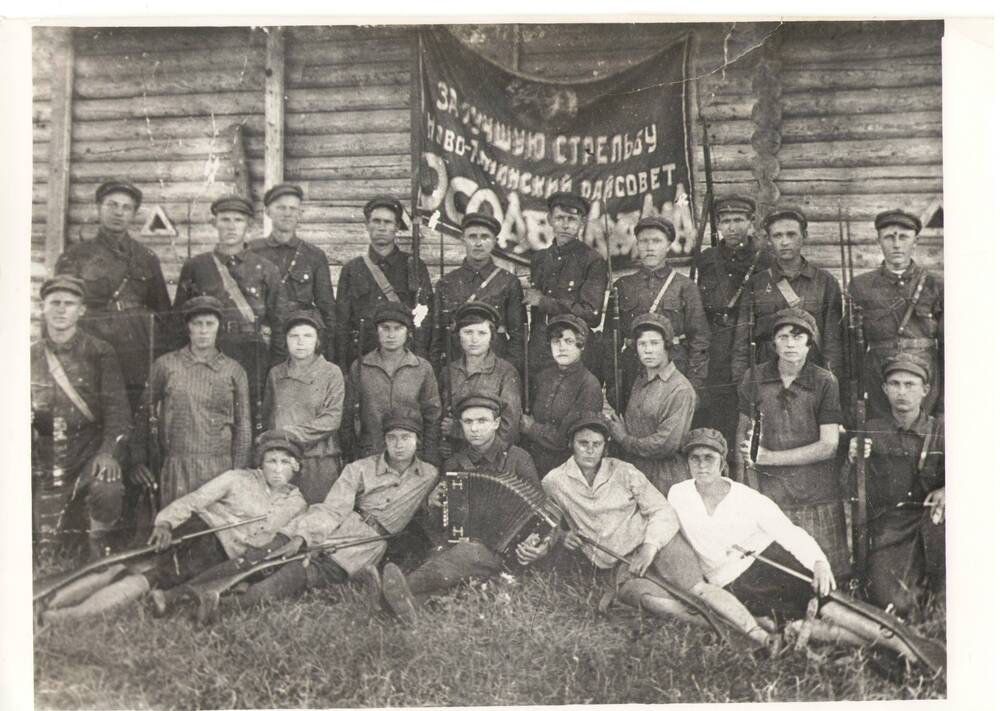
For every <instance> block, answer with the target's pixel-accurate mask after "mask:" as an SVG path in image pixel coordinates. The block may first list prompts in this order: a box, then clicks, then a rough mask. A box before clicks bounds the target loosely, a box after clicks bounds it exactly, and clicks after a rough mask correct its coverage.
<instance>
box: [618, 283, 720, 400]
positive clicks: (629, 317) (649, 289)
mask: <svg viewBox="0 0 1000 711" xmlns="http://www.w3.org/2000/svg"><path fill="white" fill-rule="evenodd" d="M671 273H673V275H674V277H673V279H671V281H670V285H669V286H668V287H667V290H666V291H665V292H664V293H663V296H662V297H661V298H660V301H659V303H658V304H657V307H656V313H659V314H663V315H664V316H666V317H667V318H668V319H670V324H671V325H672V326H673V328H674V340H673V343H669V344H667V347H668V349H669V353H670V360H671V362H672V363H674V364H675V365H676V366H677V368H678V370H680V371H681V373H683V374H684V375H685V376H687V379H688V380H689V381H691V385H693V386H694V387H695V388H700V387H701V386H702V385H704V384H705V378H706V377H707V375H708V346H709V343H710V338H711V330H710V329H709V326H708V321H707V320H706V319H705V310H704V307H703V306H702V302H701V294H700V293H698V287H697V285H695V283H694V282H693V281H691V280H690V279H689V278H688V277H686V276H684V275H683V274H681V273H679V272H675V271H674V270H673V269H671V268H670V265H664V266H662V267H660V268H659V269H655V270H654V269H648V268H647V267H639V269H638V271H636V272H635V273H634V274H629V275H627V276H623V277H622V278H621V279H619V280H618V281H617V282H615V289H617V292H618V304H619V310H620V313H621V337H622V338H623V339H625V341H624V342H625V343H627V345H628V347H627V349H626V351H625V356H626V358H625V360H626V361H627V363H628V366H627V367H628V368H629V369H630V372H631V377H630V378H628V382H627V383H625V387H628V386H629V385H630V384H631V383H632V382H634V380H635V378H636V377H638V375H639V374H640V373H641V372H642V366H641V364H640V363H639V359H638V357H637V356H636V351H635V344H634V343H633V342H632V338H631V333H632V321H633V320H635V319H636V318H638V317H639V316H641V315H643V314H647V313H649V310H650V308H652V306H653V302H654V301H656V297H657V294H659V293H660V289H661V288H663V285H664V284H665V283H666V281H667V279H669V278H670V275H671ZM605 338H606V339H607V338H610V334H609V333H608V332H607V329H605ZM608 380H610V379H608ZM626 392H628V391H627V390H626Z"/></svg>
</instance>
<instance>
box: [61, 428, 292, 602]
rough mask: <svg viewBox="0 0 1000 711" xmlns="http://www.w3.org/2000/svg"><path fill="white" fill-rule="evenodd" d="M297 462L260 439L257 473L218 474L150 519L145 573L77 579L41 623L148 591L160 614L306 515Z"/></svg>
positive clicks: (285, 442)
mask: <svg viewBox="0 0 1000 711" xmlns="http://www.w3.org/2000/svg"><path fill="white" fill-rule="evenodd" d="M301 459H302V449H301V447H299V445H298V444H297V443H296V442H295V441H294V440H292V439H290V438H289V437H288V436H287V435H285V434H284V433H283V432H278V431H273V430H272V431H269V432H265V433H263V434H262V435H261V436H260V438H259V439H258V442H257V463H258V466H259V467H260V468H259V469H231V470H229V471H227V472H224V473H222V474H220V475H219V476H217V477H215V478H214V479H212V480H210V481H209V482H207V483H206V484H204V485H202V486H201V487H200V488H198V489H197V490H195V491H192V492H191V493H190V494H187V495H185V496H182V497H180V498H179V499H175V500H174V501H173V502H171V503H170V504H169V505H168V506H167V507H166V508H164V509H163V510H162V511H160V513H159V514H157V516H156V520H155V521H154V528H153V534H152V535H151V536H150V539H149V542H150V544H155V545H156V546H157V549H158V550H159V551H161V552H160V553H159V555H157V556H156V557H155V558H154V559H153V560H152V567H150V568H149V569H148V570H146V571H145V572H141V573H140V572H133V569H130V567H129V566H127V565H125V564H124V563H122V564H117V565H112V566H110V567H108V568H107V569H106V570H103V571H101V572H97V573H92V574H91V575H88V576H86V577H84V578H81V579H80V580H79V581H76V582H75V583H73V584H72V585H71V586H69V587H67V588H66V589H65V590H64V591H62V592H61V593H57V594H56V596H55V597H54V598H53V600H52V602H51V603H50V605H49V609H47V610H46V611H45V612H44V613H43V614H42V620H43V622H54V621H57V620H66V619H78V618H81V617H86V616H88V615H94V614H98V613H104V612H109V611H111V610H113V609H115V608H118V607H120V606H122V605H124V604H126V603H128V602H131V601H133V600H138V599H139V598H141V597H142V596H143V595H145V594H146V593H148V592H150V590H151V589H153V590H152V594H151V599H152V601H153V603H154V606H155V610H156V612H157V613H159V614H162V613H164V612H165V611H166V609H167V606H168V605H169V604H170V602H171V601H172V600H173V599H174V597H175V596H176V594H177V591H178V590H179V588H178V586H179V585H180V584H181V583H184V582H186V581H190V580H192V579H195V580H197V579H198V578H199V577H200V575H201V574H205V573H208V572H211V570H212V569H213V568H214V567H215V566H216V565H218V564H220V563H223V562H225V561H226V560H228V559H234V558H239V557H240V556H242V555H243V554H244V553H245V552H246V551H247V549H248V548H249V547H251V546H255V545H261V544H262V543H265V542H267V541H270V540H271V539H272V538H274V535H275V532H276V531H277V530H278V529H279V528H281V527H282V526H284V525H285V524H287V523H288V522H289V521H291V520H292V519H293V518H295V517H296V516H298V515H299V514H301V513H302V512H303V511H305V510H306V502H305V499H303V498H302V495H301V494H300V493H299V490H298V489H297V488H296V487H295V486H293V485H291V484H290V483H289V481H290V480H291V479H292V477H294V476H295V474H296V473H297V472H298V471H299V466H300V462H301ZM259 516H266V518H265V519H263V520H261V521H257V522H255V523H250V524H247V525H245V526H237V527H234V528H229V529H226V530H223V531H218V532H216V533H215V534H214V535H213V534H209V535H204V536H200V537H197V538H192V539H191V540H188V541H184V542H183V543H181V544H180V545H179V546H177V547H176V548H175V549H174V550H171V551H168V550H167V549H168V548H169V547H170V545H171V543H172V541H173V539H174V538H175V537H181V536H185V535H188V534H193V533H198V532H199V531H206V530H208V529H209V528H215V527H217V526H221V525H225V524H230V523H236V522H238V521H245V520H247V519H252V518H256V517H259ZM140 565H142V564H140ZM123 576H124V577H123Z"/></svg>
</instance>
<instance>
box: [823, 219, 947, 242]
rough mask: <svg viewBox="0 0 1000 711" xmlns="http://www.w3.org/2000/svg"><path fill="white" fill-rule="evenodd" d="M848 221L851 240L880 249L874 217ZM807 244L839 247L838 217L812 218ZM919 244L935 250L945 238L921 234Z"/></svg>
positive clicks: (846, 222)
mask: <svg viewBox="0 0 1000 711" xmlns="http://www.w3.org/2000/svg"><path fill="white" fill-rule="evenodd" d="M918 214H919V213H918ZM848 223H849V224H850V230H851V241H852V242H853V243H855V244H860V245H863V246H867V247H871V248H872V249H878V235H877V234H876V232H875V221H874V219H873V218H869V219H864V220H858V219H848V220H846V221H845V225H846V224H848ZM807 244H808V245H813V246H829V245H833V246H836V247H837V248H838V249H839V247H840V228H839V226H838V223H837V221H836V217H834V219H833V220H820V219H816V220H810V221H809V238H808V240H807ZM919 244H920V245H921V246H923V247H925V248H926V249H929V250H935V249H941V248H942V246H943V244H944V240H943V238H941V237H935V236H932V235H929V234H921V235H920V241H919Z"/></svg>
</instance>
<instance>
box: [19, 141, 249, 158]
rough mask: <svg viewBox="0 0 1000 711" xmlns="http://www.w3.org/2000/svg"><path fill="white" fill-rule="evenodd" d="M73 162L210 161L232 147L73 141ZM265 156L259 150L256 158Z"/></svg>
mask: <svg viewBox="0 0 1000 711" xmlns="http://www.w3.org/2000/svg"><path fill="white" fill-rule="evenodd" d="M44 145H45V144H34V145H33V146H32V154H33V155H34V158H35V160H36V161H37V160H46V158H45V156H44V150H43V148H44ZM72 148H73V153H72V157H73V160H74V161H79V160H87V161H112V162H116V161H120V162H133V161H172V160H195V159H197V158H208V157H209V156H210V155H213V154H215V155H220V156H221V155H227V154H228V153H229V145H228V143H227V142H226V140H225V139H223V138H222V137H221V136H220V137H219V138H214V139H212V138H180V139H162V140H152V141H151V140H149V139H147V140H141V139H138V140H129V141H111V140H108V141H75V140H74V141H73V146H72ZM261 155H263V153H262V152H261V151H260V150H258V151H257V152H256V155H254V157H259V156H261Z"/></svg>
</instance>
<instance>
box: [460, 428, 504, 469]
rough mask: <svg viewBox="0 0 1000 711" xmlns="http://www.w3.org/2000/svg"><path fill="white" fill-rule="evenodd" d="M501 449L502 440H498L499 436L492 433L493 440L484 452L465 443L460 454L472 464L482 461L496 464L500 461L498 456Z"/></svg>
mask: <svg viewBox="0 0 1000 711" xmlns="http://www.w3.org/2000/svg"><path fill="white" fill-rule="evenodd" d="M503 451H504V446H503V442H501V441H500V437H499V436H498V435H494V436H493V442H491V443H490V446H489V447H487V448H486V451H485V452H480V451H479V450H477V449H476V448H475V447H473V446H472V445H470V444H466V445H465V448H464V449H463V450H462V454H463V455H464V456H465V458H466V459H468V460H469V462H470V463H472V464H473V465H474V466H475V465H478V464H480V463H481V462H484V461H485V462H488V463H490V464H492V465H494V466H496V465H497V464H498V463H499V462H500V457H501V455H502V454H503Z"/></svg>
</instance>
